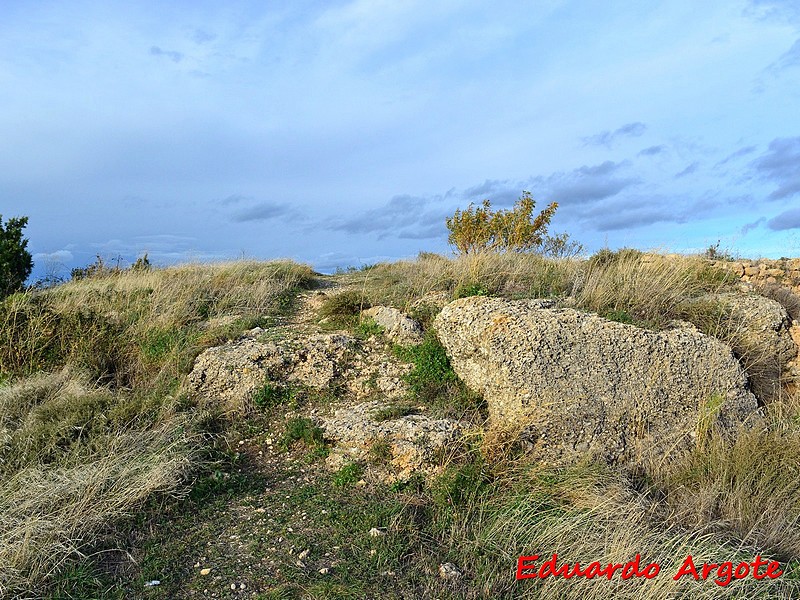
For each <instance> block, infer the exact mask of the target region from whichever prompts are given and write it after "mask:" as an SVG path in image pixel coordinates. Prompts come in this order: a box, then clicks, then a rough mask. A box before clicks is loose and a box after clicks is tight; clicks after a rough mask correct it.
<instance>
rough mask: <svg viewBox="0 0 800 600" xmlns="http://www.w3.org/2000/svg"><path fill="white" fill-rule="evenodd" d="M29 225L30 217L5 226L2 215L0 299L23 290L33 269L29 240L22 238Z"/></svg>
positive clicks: (11, 221) (9, 221)
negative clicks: (28, 247) (23, 231)
mask: <svg viewBox="0 0 800 600" xmlns="http://www.w3.org/2000/svg"><path fill="white" fill-rule="evenodd" d="M27 224H28V217H17V218H11V219H9V220H8V221H7V222H6V224H5V226H3V215H0V299H2V298H5V297H6V296H8V295H9V294H13V293H14V292H18V291H19V290H21V289H22V286H23V285H24V283H25V280H26V279H27V278H28V275H30V274H31V270H32V269H33V259H32V258H31V253H30V252H28V250H27V246H28V240H26V239H25V238H24V237H22V230H23V229H25V226H26V225H27Z"/></svg>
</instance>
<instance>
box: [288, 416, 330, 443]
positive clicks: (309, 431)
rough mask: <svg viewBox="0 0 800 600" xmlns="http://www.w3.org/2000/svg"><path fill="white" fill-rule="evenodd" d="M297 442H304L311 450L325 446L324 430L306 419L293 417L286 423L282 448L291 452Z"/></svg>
mask: <svg viewBox="0 0 800 600" xmlns="http://www.w3.org/2000/svg"><path fill="white" fill-rule="evenodd" d="M297 442H302V443H303V444H305V445H306V447H307V448H309V449H310V450H315V449H316V448H318V447H319V446H323V445H324V444H325V439H324V436H323V433H322V429H320V428H319V427H317V426H316V425H314V422H313V421H312V420H311V419H309V418H306V417H292V418H291V419H289V420H288V421H287V422H286V430H285V431H284V433H283V436H282V437H281V440H280V444H279V445H280V447H281V448H283V449H284V450H289V449H290V448H291V447H292V446H294V445H295V444H296V443H297Z"/></svg>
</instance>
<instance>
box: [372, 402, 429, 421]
mask: <svg viewBox="0 0 800 600" xmlns="http://www.w3.org/2000/svg"><path fill="white" fill-rule="evenodd" d="M418 412H419V410H418V409H417V407H415V406H412V405H410V404H391V405H389V406H383V407H381V408H379V409H378V410H376V411H375V412H373V413H372V418H373V419H374V420H375V421H378V422H382V421H392V420H394V419H399V418H401V417H405V416H407V415H415V414H417V413H418Z"/></svg>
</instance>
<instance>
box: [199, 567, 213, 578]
mask: <svg viewBox="0 0 800 600" xmlns="http://www.w3.org/2000/svg"><path fill="white" fill-rule="evenodd" d="M209 573H211V569H208V568H206V569H200V575H203V576H205V575H208V574H209Z"/></svg>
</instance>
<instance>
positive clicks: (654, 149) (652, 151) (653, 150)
mask: <svg viewBox="0 0 800 600" xmlns="http://www.w3.org/2000/svg"><path fill="white" fill-rule="evenodd" d="M666 149H667V147H666V146H664V145H663V144H662V145H660V146H650V147H649V148H645V149H644V150H640V151H639V154H637V155H636V156H655V155H656V154H663V153H664V152H665V151H666Z"/></svg>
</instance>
